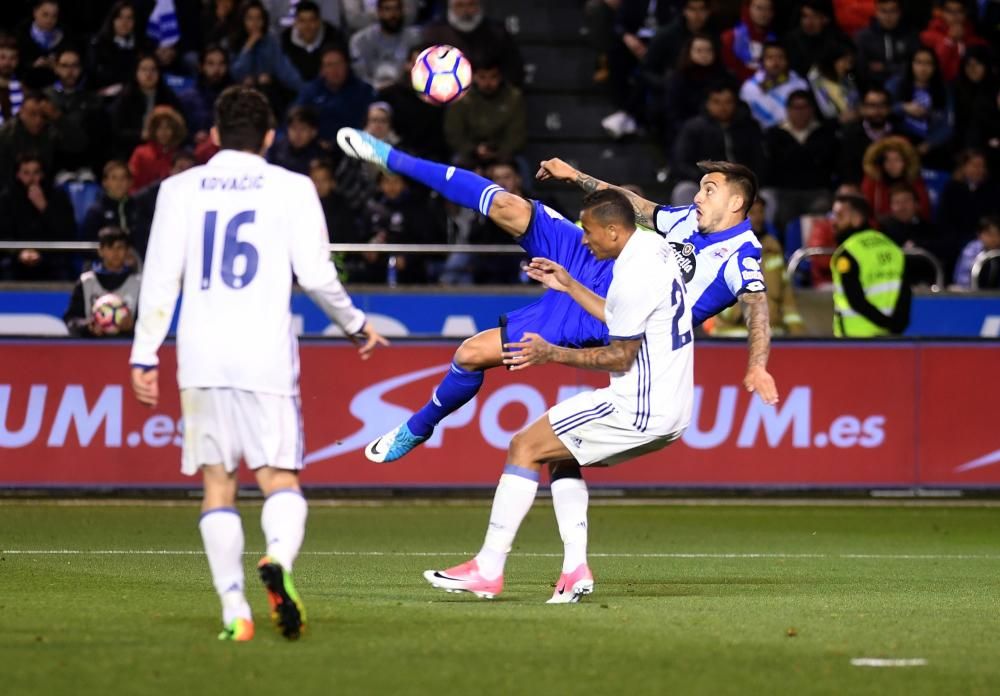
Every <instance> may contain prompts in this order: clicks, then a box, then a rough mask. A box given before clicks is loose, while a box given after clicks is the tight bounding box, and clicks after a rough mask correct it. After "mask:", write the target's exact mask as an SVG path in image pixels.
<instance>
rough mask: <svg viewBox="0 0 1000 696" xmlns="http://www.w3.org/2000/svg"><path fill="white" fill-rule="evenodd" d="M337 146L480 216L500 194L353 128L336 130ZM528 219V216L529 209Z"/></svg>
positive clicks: (485, 182) (470, 175)
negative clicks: (414, 180)
mask: <svg viewBox="0 0 1000 696" xmlns="http://www.w3.org/2000/svg"><path fill="white" fill-rule="evenodd" d="M337 144H338V145H340V149H341V150H343V151H344V153H346V154H347V155H349V156H350V157H353V158H355V159H359V160H364V161H365V162H371V163H373V164H377V165H378V166H380V167H384V168H386V169H389V170H391V171H394V172H396V173H397V174H402V175H404V176H408V177H410V178H411V179H416V180H417V181H419V182H420V183H421V184H423V185H424V186H426V187H428V188H430V189H433V190H435V191H437V192H438V193H440V194H441V195H442V196H444V197H445V198H447V199H448V200H449V201H451V202H452V203H456V204H457V205H460V206H462V207H464V208H471V209H473V210H478V211H479V212H480V213H482V214H483V215H489V212H490V206H491V205H492V204H493V199H494V198H495V197H496V195H497V194H498V193H500V192H501V191H503V188H501V187H500V186H497V185H496V184H495V183H493V182H492V181H490V180H489V179H485V178H483V177H481V176H479V175H478V174H476V173H474V172H470V171H468V170H467V169H459V168H458V167H453V166H451V165H447V164H439V163H438V162H431V161H430V160H425V159H420V158H419V157H413V156H412V155H408V154H406V153H405V152H400V151H399V150H397V149H396V148H394V147H392V146H391V145H389V144H388V143H386V142H383V141H381V140H379V139H378V138H376V137H374V136H372V135H369V134H368V133H365V132H364V131H360V130H357V129H355V128H341V129H340V130H339V131H337ZM528 216H529V217H530V209H529V215H528ZM526 225H527V219H526V220H525V226H526ZM523 231H524V230H523V229H522V230H520V232H523Z"/></svg>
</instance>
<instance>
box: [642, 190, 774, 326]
mask: <svg viewBox="0 0 1000 696" xmlns="http://www.w3.org/2000/svg"><path fill="white" fill-rule="evenodd" d="M653 222H654V224H655V225H656V231H657V232H658V233H660V234H661V235H663V236H664V237H665V238H666V241H667V242H669V243H670V246H671V248H672V249H673V252H674V257H675V258H676V259H677V265H678V266H679V267H680V270H681V275H682V276H683V278H684V284H685V285H686V286H687V294H688V298H689V301H691V302H692V314H693V316H694V321H695V324H701V323H702V322H703V321H705V320H706V319H708V318H709V317H712V316H715V315H716V314H718V313H719V312H721V311H722V310H723V309H725V308H726V307H728V306H730V305H732V304H733V303H734V302H736V298H737V297H739V296H740V295H741V294H742V293H744V292H764V291H765V287H764V282H763V280H764V276H763V273H761V270H760V242H758V241H757V237H756V236H755V235H754V233H753V230H752V229H751V227H750V221H749V220H744V221H743V222H741V223H740V224H739V225H736V226H735V227H732V228H730V229H728V230H723V231H721V232H713V233H710V234H702V233H701V232H699V231H698V218H697V215H696V214H695V206H693V205H692V206H686V207H682V208H668V207H664V206H661V207H658V208H657V209H656V212H655V213H654V216H653Z"/></svg>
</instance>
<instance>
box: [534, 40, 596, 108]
mask: <svg viewBox="0 0 1000 696" xmlns="http://www.w3.org/2000/svg"><path fill="white" fill-rule="evenodd" d="M521 56H522V57H523V58H524V65H525V88H526V89H527V90H528V91H529V92H532V91H534V90H547V91H554V92H565V91H567V90H590V89H592V87H593V82H592V80H593V76H594V51H593V49H592V48H590V47H589V46H587V45H586V44H582V43H581V44H566V45H556V46H553V45H551V44H547V45H545V44H529V45H526V46H523V47H522V48H521ZM537 96H542V95H537ZM535 98H536V95H534V94H532V95H531V96H530V97H529V102H528V103H529V106H530V107H531V108H534V102H535ZM589 101H590V102H591V103H593V102H595V101H597V102H600V101H602V100H595V99H594V98H593V97H591V98H590V100H589ZM606 108H607V107H606V106H605V109H606Z"/></svg>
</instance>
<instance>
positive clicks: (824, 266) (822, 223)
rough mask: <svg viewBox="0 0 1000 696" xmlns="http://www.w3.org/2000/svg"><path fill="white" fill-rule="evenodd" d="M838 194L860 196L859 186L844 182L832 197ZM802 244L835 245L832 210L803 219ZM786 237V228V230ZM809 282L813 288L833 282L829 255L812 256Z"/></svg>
mask: <svg viewBox="0 0 1000 696" xmlns="http://www.w3.org/2000/svg"><path fill="white" fill-rule="evenodd" d="M840 196H861V187H860V186H858V185H857V184H852V183H845V184H841V185H840V186H838V187H837V190H836V191H834V192H833V199H834V200H837V198H839V197H840ZM803 222H804V223H805V224H804V225H803V230H802V246H807V247H827V248H829V249H833V248H835V247H836V233H835V232H834V229H833V212H832V210H828V211H827V212H826V215H823V216H822V217H812V218H806V219H804V220H803ZM786 237H787V230H786ZM809 275H810V283H811V285H812V287H814V288H829V287H830V285H831V284H832V283H833V278H832V276H831V273H830V257H828V256H814V257H812V260H811V263H810V264H809Z"/></svg>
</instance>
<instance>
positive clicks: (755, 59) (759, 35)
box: [722, 0, 777, 83]
mask: <svg viewBox="0 0 1000 696" xmlns="http://www.w3.org/2000/svg"><path fill="white" fill-rule="evenodd" d="M773 22H774V2H773V1H772V0H749V2H744V3H743V9H742V13H741V18H740V23H739V24H737V25H736V26H735V27H733V28H731V29H727V30H726V31H725V32H723V34H722V61H723V63H725V65H726V68H728V69H729V71H730V72H731V73H733V75H735V76H736V78H737V79H738V80H739V81H740V82H741V83H742V82H743V81H745V80H747V79H749V78H750V77H751V76H752V75H753V74H754V73H755V72H757V71H758V70H759V69H760V59H761V54H762V53H763V51H764V44H765V43H767V42H769V41H775V40H776V39H777V37H776V36H775V35H774V32H773V31H772V29H771V25H772V23H773Z"/></svg>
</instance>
